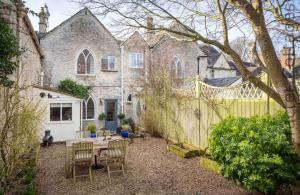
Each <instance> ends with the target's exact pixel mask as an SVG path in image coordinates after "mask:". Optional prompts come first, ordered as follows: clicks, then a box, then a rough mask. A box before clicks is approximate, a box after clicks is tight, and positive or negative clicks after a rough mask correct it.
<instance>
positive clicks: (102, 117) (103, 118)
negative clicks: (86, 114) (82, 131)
mask: <svg viewBox="0 0 300 195" xmlns="http://www.w3.org/2000/svg"><path fill="white" fill-rule="evenodd" d="M105 119H106V114H105V113H103V112H102V113H101V114H99V116H98V120H99V121H104V120H105Z"/></svg>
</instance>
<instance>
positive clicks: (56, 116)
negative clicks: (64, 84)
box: [50, 103, 72, 121]
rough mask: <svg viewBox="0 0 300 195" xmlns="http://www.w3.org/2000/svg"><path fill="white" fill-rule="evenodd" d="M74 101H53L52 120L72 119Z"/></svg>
mask: <svg viewBox="0 0 300 195" xmlns="http://www.w3.org/2000/svg"><path fill="white" fill-rule="evenodd" d="M71 120H72V103H64V104H61V103H51V104H50V121H71Z"/></svg>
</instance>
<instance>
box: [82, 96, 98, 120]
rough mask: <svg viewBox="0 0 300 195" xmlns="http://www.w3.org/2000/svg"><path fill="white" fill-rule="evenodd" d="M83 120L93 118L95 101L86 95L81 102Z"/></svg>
mask: <svg viewBox="0 0 300 195" xmlns="http://www.w3.org/2000/svg"><path fill="white" fill-rule="evenodd" d="M82 118H83V120H89V119H90V120H93V119H94V118H95V102H94V100H93V98H92V97H88V98H87V99H85V100H83V102H82Z"/></svg>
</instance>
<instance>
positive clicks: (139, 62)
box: [137, 53, 144, 67]
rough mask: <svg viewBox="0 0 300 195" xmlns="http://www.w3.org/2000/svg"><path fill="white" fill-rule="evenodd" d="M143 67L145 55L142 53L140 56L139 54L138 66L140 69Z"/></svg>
mask: <svg viewBox="0 0 300 195" xmlns="http://www.w3.org/2000/svg"><path fill="white" fill-rule="evenodd" d="M143 65H144V61H143V54H142V53H139V54H138V64H137V66H138V67H143Z"/></svg>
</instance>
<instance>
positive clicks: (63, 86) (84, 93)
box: [58, 79, 91, 99]
mask: <svg viewBox="0 0 300 195" xmlns="http://www.w3.org/2000/svg"><path fill="white" fill-rule="evenodd" d="M58 89H59V90H60V91H62V92H64V93H67V94H70V95H73V96H76V97H79V98H81V99H85V98H87V97H88V96H89V92H90V89H91V88H90V87H87V86H84V85H80V84H78V83H76V82H75V81H72V80H71V79H66V80H63V81H61V82H60V84H59V86H58Z"/></svg>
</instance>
